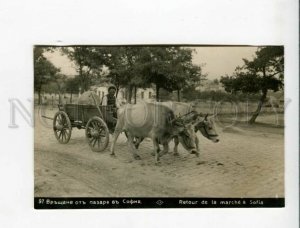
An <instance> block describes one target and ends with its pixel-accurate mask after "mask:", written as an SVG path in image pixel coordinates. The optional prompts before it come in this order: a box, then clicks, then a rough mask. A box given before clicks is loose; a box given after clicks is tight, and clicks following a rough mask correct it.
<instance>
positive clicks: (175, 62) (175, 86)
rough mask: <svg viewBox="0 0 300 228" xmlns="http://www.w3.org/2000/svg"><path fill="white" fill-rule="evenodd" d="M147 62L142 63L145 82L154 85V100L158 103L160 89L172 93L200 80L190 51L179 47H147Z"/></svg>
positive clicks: (178, 91)
mask: <svg viewBox="0 0 300 228" xmlns="http://www.w3.org/2000/svg"><path fill="white" fill-rule="evenodd" d="M148 51H149V55H150V56H148V61H147V62H145V63H144V65H143V67H144V69H143V75H145V76H144V78H145V81H146V82H148V83H153V84H155V87H156V100H157V101H159V99H160V94H159V91H160V89H161V88H163V89H165V90H167V91H169V92H172V91H174V90H176V91H177V94H178V95H177V97H178V100H180V90H181V89H183V88H184V87H187V86H190V85H191V84H193V85H195V84H197V83H198V82H199V81H200V78H201V67H200V66H196V65H194V64H193V63H192V51H193V50H192V49H187V48H180V47H170V46H169V47H149V48H148Z"/></svg>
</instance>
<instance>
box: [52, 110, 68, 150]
mask: <svg viewBox="0 0 300 228" xmlns="http://www.w3.org/2000/svg"><path fill="white" fill-rule="evenodd" d="M53 131H54V135H55V137H56V139H57V141H58V142H60V143H62V144H66V143H68V142H69V140H70V138H71V134H72V125H71V121H70V119H69V117H68V115H67V113H65V112H63V111H58V112H57V113H55V115H54V119H53Z"/></svg>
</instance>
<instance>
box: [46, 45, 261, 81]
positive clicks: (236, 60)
mask: <svg viewBox="0 0 300 228" xmlns="http://www.w3.org/2000/svg"><path fill="white" fill-rule="evenodd" d="M192 48H193V49H195V50H196V53H194V55H193V63H195V64H199V65H203V67H202V71H203V73H204V74H207V79H211V80H212V79H216V78H217V79H219V78H220V77H221V76H224V75H226V74H228V75H231V74H232V73H233V72H234V70H235V68H236V67H237V66H242V65H243V60H242V59H243V58H246V59H249V60H250V59H252V58H253V56H254V54H255V51H256V50H257V47H251V46H248V47H230V46H227V47H220V46H218V47H211V46H210V47H192ZM46 57H47V58H48V59H49V60H50V61H51V62H52V63H53V64H54V65H55V66H56V67H59V68H60V69H61V72H62V73H63V74H65V75H75V74H76V70H75V67H74V64H73V63H72V62H70V60H69V59H68V58H67V57H66V56H62V55H60V53H59V52H54V53H47V54H46Z"/></svg>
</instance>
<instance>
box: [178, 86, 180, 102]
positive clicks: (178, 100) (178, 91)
mask: <svg viewBox="0 0 300 228" xmlns="http://www.w3.org/2000/svg"><path fill="white" fill-rule="evenodd" d="M177 101H178V102H180V90H179V89H178V90H177Z"/></svg>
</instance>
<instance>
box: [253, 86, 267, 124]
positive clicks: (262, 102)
mask: <svg viewBox="0 0 300 228" xmlns="http://www.w3.org/2000/svg"><path fill="white" fill-rule="evenodd" d="M267 92H268V91H267V90H266V89H264V90H263V91H262V96H261V98H260V100H259V102H258V106H257V109H256V111H255V112H254V113H253V115H252V117H251V118H250V120H249V121H248V123H249V124H254V123H255V120H256V118H257V117H258V115H259V113H260V111H261V108H262V106H263V104H264V102H265V100H266V97H267Z"/></svg>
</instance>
